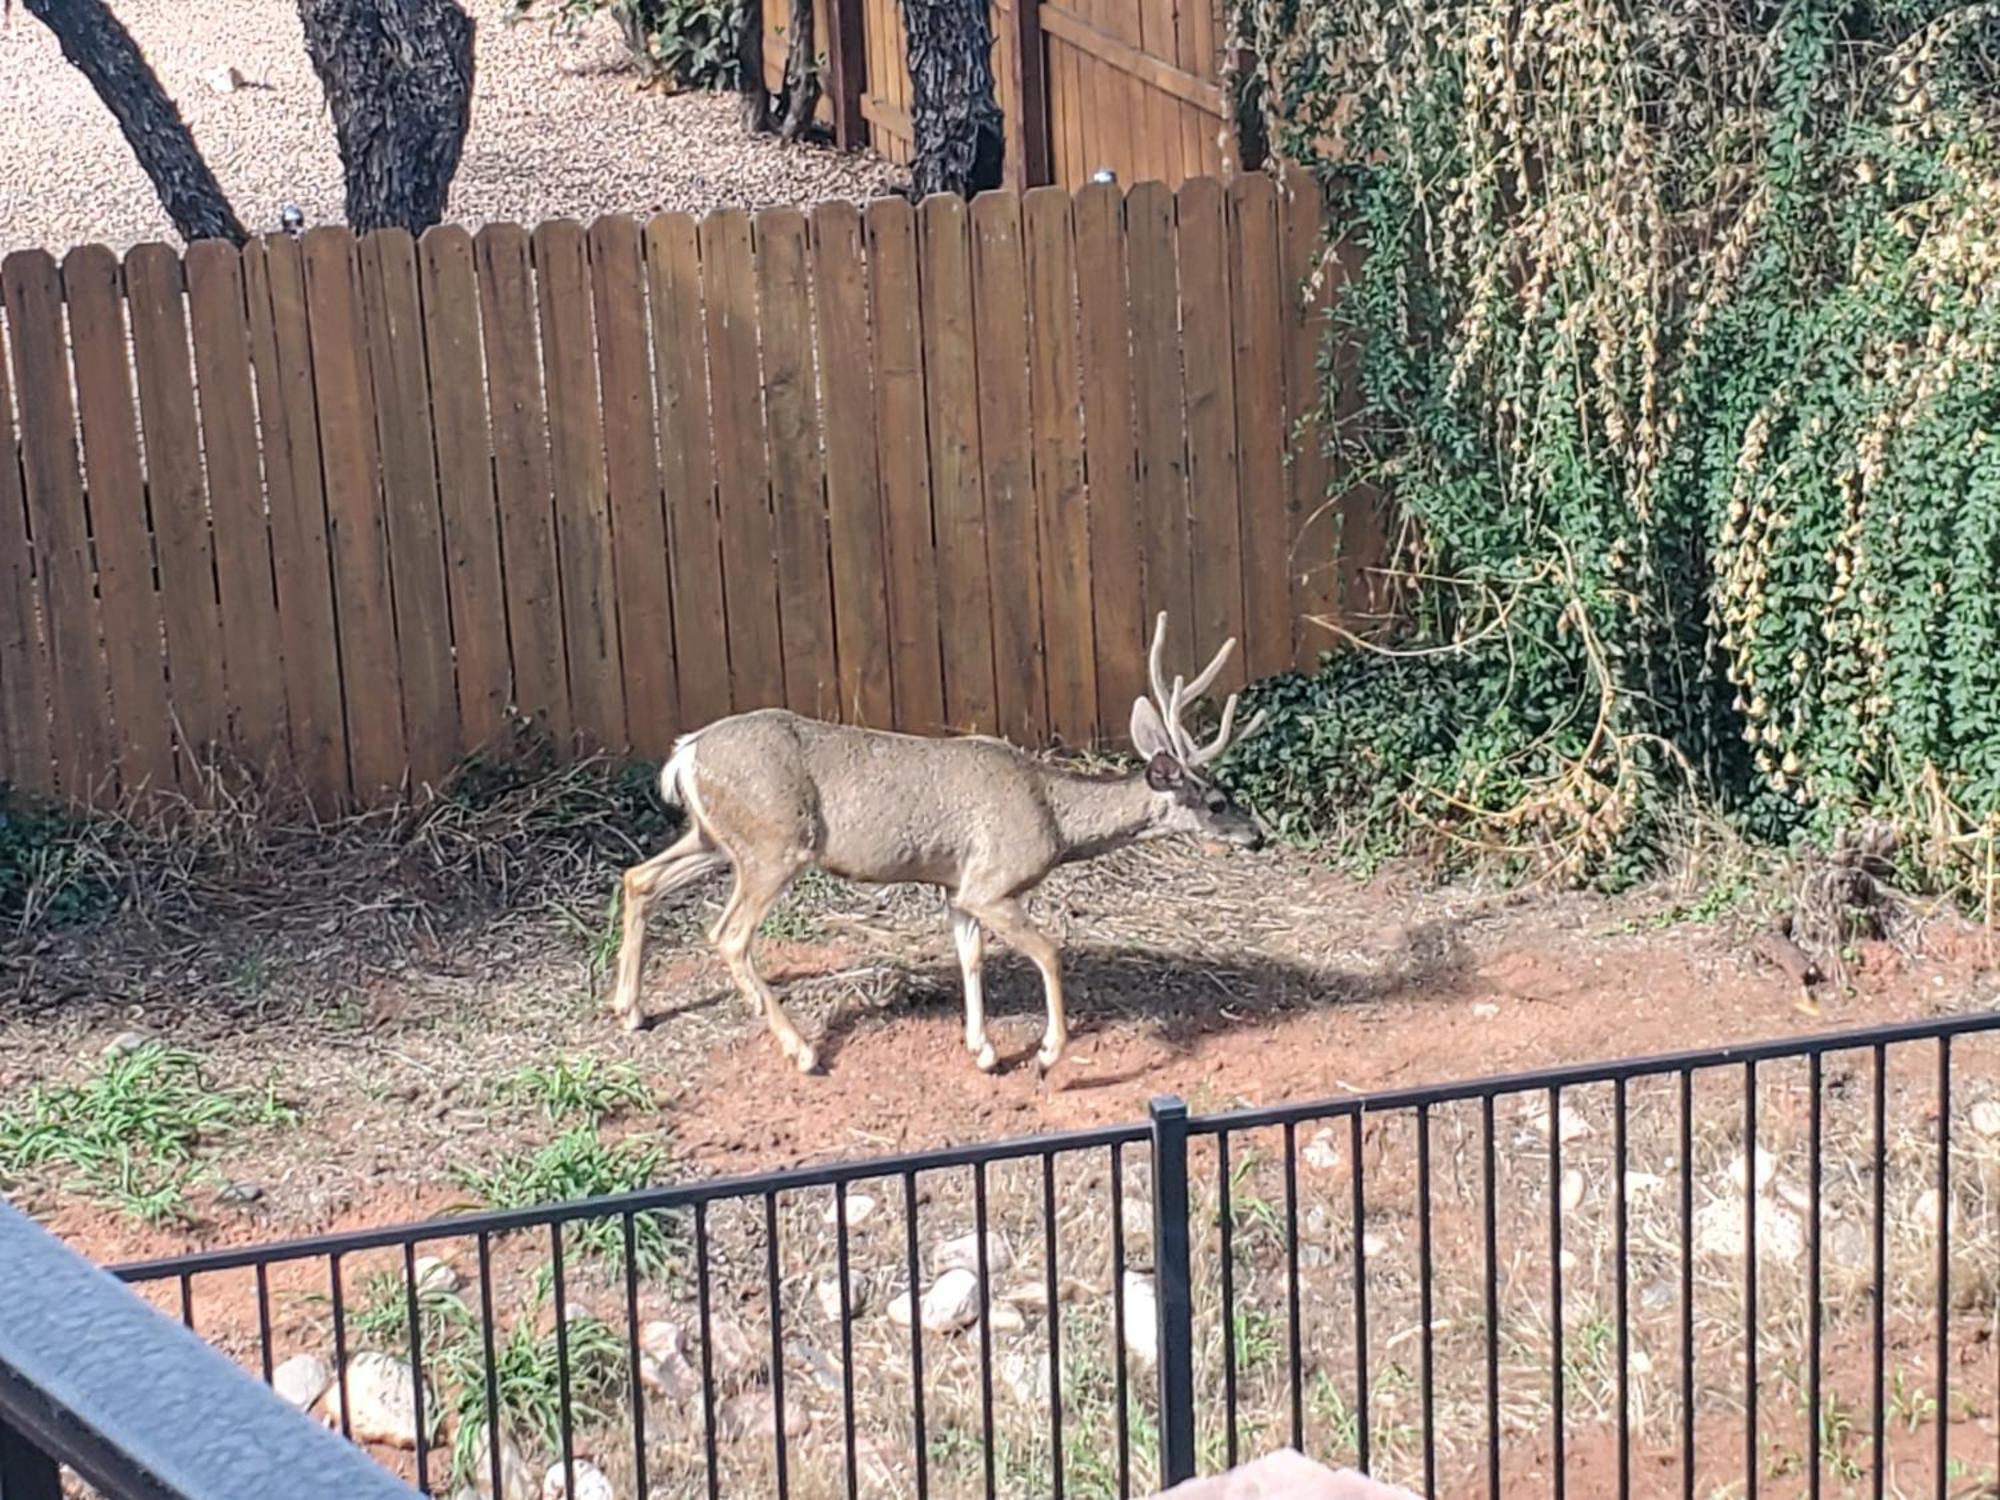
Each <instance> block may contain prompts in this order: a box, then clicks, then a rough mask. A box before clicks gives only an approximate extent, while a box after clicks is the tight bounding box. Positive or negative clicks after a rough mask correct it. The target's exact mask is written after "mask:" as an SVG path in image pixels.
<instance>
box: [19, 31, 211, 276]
mask: <svg viewBox="0 0 2000 1500" xmlns="http://www.w3.org/2000/svg"><path fill="white" fill-rule="evenodd" d="M23 3H24V4H25V5H26V6H27V10H28V14H29V15H31V16H33V17H34V18H35V19H36V20H37V21H40V22H41V23H42V24H43V25H44V26H46V27H48V28H49V30H50V31H52V32H54V33H55V36H56V41H57V42H59V43H60V44H61V46H62V52H63V56H64V57H66V58H68V59H69V60H70V62H71V64H72V65H73V66H74V67H75V68H76V70H77V71H78V72H79V73H81V74H83V76H84V77H85V78H87V79H89V80H90V86H91V87H92V88H93V89H95V90H97V97H98V98H100V99H102V100H103V101H104V106H105V108H106V109H109V110H110V111H111V114H112V117H113V118H114V119H116V120H117V121H118V128H119V129H120V130H122V131H123V132H124V133H125V140H126V142H127V143H128V144H129V145H130V146H131V147H132V154H133V155H134V156H136V157H137V158H138V159H139V165H140V166H141V167H142V168H144V169H145V173H146V175H147V176H148V177H150V178H152V180H153V189H154V191H155V192H157V193H158V194H159V195H160V206H161V207H162V208H164V209H166V211H167V217H168V218H170V219H172V220H173V223H174V229H175V231H176V232H177V233H178V234H179V235H180V237H181V238H182V239H184V240H187V241H188V242H189V243H192V242H194V241H195V240H214V239H223V240H234V241H235V242H236V243H237V244H239V245H240V244H242V243H243V242H244V241H245V240H246V239H248V238H249V236H248V235H247V234H245V233H244V232H243V225H242V223H241V221H240V220H238V219H237V217H236V211H235V210H234V209H232V208H231V207H230V206H229V200H228V199H227V198H226V197H224V196H223V193H222V185H221V184H220V183H218V182H217V181H216V180H215V174H214V173H213V172H211V171H209V169H208V163H207V162H205V161H203V160H202V156H201V152H200V151H199V150H197V149H196V147H195V143H194V137H193V136H192V135H190V134H189V133H188V128H187V122H186V121H184V120H183V119H181V112H180V110H179V109H177V108H176V107H175V106H174V101H173V100H172V99H170V98H168V97H167V92H166V90H165V89H163V88H161V87H160V80H159V79H158V78H156V77H155V76H154V75H153V69H152V67H151V65H150V64H149V63H147V61H146V55H145V54H144V53H143V52H141V51H140V50H139V45H138V43H136V42H134V41H133V40H132V34H131V33H130V32H129V31H127V30H126V29H125V27H124V25H123V24H122V23H121V22H120V21H119V19H118V18H117V17H116V16H114V15H113V14H112V13H111V12H110V11H109V10H108V9H107V8H106V7H105V5H104V0H23ZM24 86H25V85H24Z"/></svg>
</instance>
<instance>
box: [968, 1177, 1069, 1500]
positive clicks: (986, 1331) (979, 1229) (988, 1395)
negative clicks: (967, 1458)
mask: <svg viewBox="0 0 2000 1500" xmlns="http://www.w3.org/2000/svg"><path fill="white" fill-rule="evenodd" d="M986 1223H987V1217H986V1163H985V1162H983V1161H981V1162H974V1163H973V1164H972V1228H973V1233H974V1235H975V1236H976V1240H977V1246H978V1248H977V1250H976V1251H975V1253H976V1254H977V1255H978V1257H979V1431H980V1434H981V1436H982V1437H983V1438H984V1439H985V1442H984V1443H983V1445H982V1447H983V1450H984V1451H983V1452H982V1453H981V1455H980V1456H981V1459H982V1461H983V1464H984V1468H985V1479H986V1500H993V1497H994V1493H995V1485H996V1483H997V1482H998V1479H999V1473H998V1467H997V1464H998V1461H997V1456H996V1454H995V1452H994V1442H993V1327H992V1324H991V1323H990V1322H989V1321H988V1319H989V1318H990V1316H991V1313H992V1308H993V1294H992V1289H991V1285H990V1282H989V1277H990V1275H991V1272H992V1267H991V1266H990V1265H989V1264H988V1256H987V1251H986ZM1053 1301H1054V1299H1053V1298H1051V1305H1053Z"/></svg>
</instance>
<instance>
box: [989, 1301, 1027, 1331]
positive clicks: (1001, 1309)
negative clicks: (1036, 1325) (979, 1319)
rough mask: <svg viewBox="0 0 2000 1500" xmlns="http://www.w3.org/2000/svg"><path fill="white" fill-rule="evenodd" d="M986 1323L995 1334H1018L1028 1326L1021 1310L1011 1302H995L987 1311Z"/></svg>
mask: <svg viewBox="0 0 2000 1500" xmlns="http://www.w3.org/2000/svg"><path fill="white" fill-rule="evenodd" d="M987 1321H988V1322H989V1323H990V1324H991V1325H992V1328H993V1331H994V1332H995V1333H1019V1332H1020V1331H1021V1330H1022V1329H1023V1328H1026V1327H1027V1326H1028V1320H1027V1319H1026V1318H1024V1317H1022V1316H1021V1309H1020V1308H1018V1307H1016V1306H1015V1305H1014V1304H1013V1303H1011V1302H996V1303H994V1304H993V1306H992V1307H991V1308H989V1309H988V1310H987Z"/></svg>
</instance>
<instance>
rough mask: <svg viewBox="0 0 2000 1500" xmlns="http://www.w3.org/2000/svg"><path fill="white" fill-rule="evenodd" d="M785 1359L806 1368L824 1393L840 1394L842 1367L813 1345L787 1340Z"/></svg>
mask: <svg viewBox="0 0 2000 1500" xmlns="http://www.w3.org/2000/svg"><path fill="white" fill-rule="evenodd" d="M785 1357H786V1358H787V1359H789V1360H790V1361H792V1363H793V1364H796V1365H799V1366H801V1367H803V1368H804V1370H805V1371H806V1373H807V1374H808V1375H810V1376H812V1382H813V1384H814V1385H816V1386H818V1387H819V1388H820V1389H821V1390H823V1391H834V1392H838V1391H839V1390H840V1389H841V1380H840V1366H839V1365H837V1364H835V1363H834V1362H833V1361H832V1360H831V1359H830V1358H828V1357H827V1356H826V1355H824V1354H822V1353H820V1352H819V1350H817V1349H815V1348H814V1347H813V1346H812V1345H811V1344H804V1343H800V1342H799V1341H798V1340H797V1339H786V1340H785Z"/></svg>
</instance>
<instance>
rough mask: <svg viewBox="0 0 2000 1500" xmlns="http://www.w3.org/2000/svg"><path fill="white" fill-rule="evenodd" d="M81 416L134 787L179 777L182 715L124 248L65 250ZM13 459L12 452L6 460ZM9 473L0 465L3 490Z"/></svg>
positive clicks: (110, 661)
mask: <svg viewBox="0 0 2000 1500" xmlns="http://www.w3.org/2000/svg"><path fill="white" fill-rule="evenodd" d="M62 292H63V298H64V300H65V301H66V302H68V304H69V340H70V354H71V358H72V360H73V362H74V364H75V366H76V400H77V417H78V419H79V422H80V424H81V426H82V428H83V465H84V476H85V479H86V482H87V484H88V486H89V493H90V520H91V530H92V532H93V534H94V539H95V542H96V552H97V589H98V595H99V600H100V603H99V608H100V610H101V612H102V615H103V621H104V655H105V662H106V665H107V667H108V668H109V673H110V683H111V703H112V709H113V712H114V713H115V714H116V716H117V723H118V751H117V756H118V775H119V781H120V784H121V785H122V786H123V787H124V789H125V791H126V792H127V794H128V795H129V794H130V793H132V792H134V791H137V790H139V789H141V788H148V787H150V788H152V789H155V790H159V791H171V790H173V787H174V784H175V770H174V732H173V718H172V715H171V713H170V711H169V708H168V704H167V680H166V660H165V657H164V656H163V655H162V654H161V646H160V639H161V635H160V596H159V593H158V591H157V590H156V589H155V588H154V586H153V536H152V528H151V527H150V525H149V524H148V522H147V519H146V489H145V480H144V477H143V474H142V471H141V468H140V464H139V442H138V418H137V413H136V411H135V409H134V407H133V398H132V374H131V360H130V355H129V353H128V351H127V348H126V342H125V296H124V288H123V286H122V284H121V283H120V280H119V275H118V258H117V257H116V256H115V255H113V254H112V253H111V252H110V251H109V250H107V249H105V248H104V247H103V246H102V245H80V246H78V247H77V248H76V249H74V250H72V251H70V252H69V254H68V255H66V256H64V257H63V264H62ZM0 467H4V468H8V469H11V468H13V464H12V462H11V461H8V462H5V463H0ZM5 494H6V479H5V476H4V475H0V498H4V496H5Z"/></svg>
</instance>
